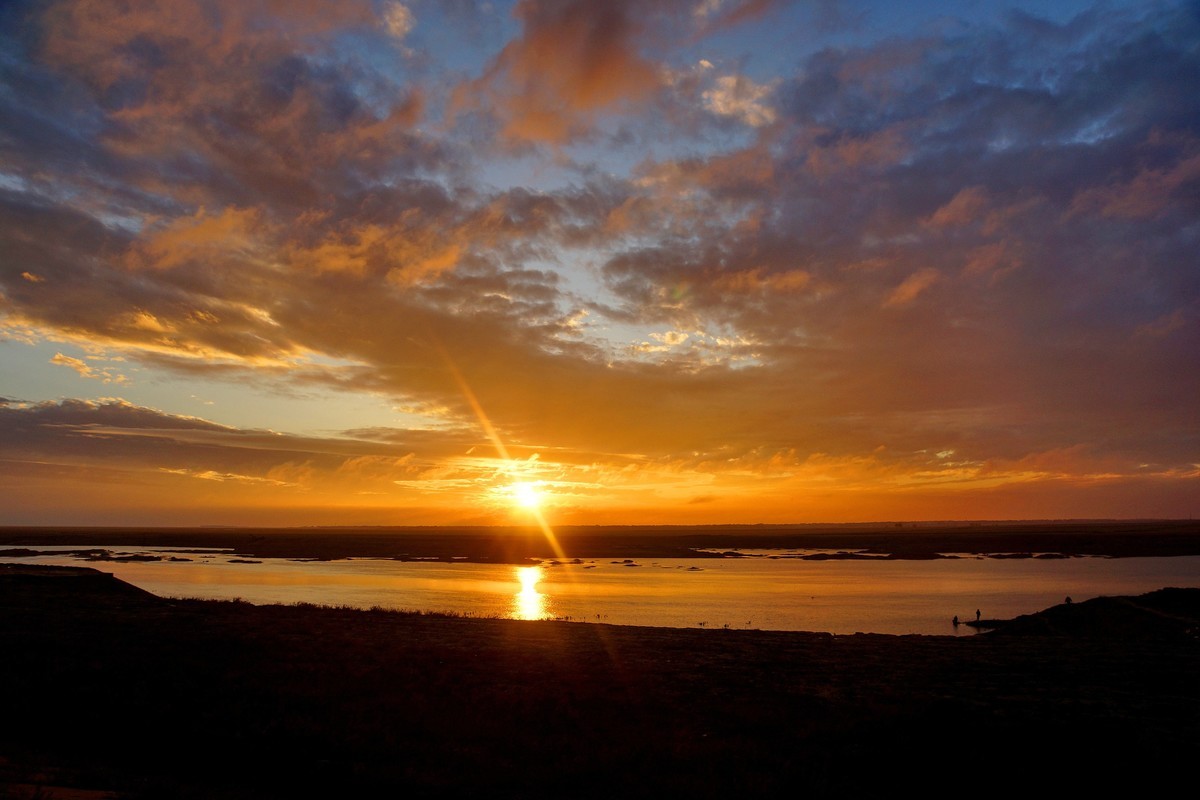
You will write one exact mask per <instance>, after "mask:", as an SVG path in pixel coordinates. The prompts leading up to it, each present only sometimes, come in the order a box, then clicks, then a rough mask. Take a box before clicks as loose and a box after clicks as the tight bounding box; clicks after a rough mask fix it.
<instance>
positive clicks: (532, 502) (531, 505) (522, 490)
mask: <svg viewBox="0 0 1200 800" xmlns="http://www.w3.org/2000/svg"><path fill="white" fill-rule="evenodd" d="M509 488H510V489H511V491H512V496H513V501H514V502H515V503H516V504H517V505H519V506H521V507H522V508H528V509H530V510H533V509H536V508H538V507H540V506H541V504H542V492H541V491H540V490H539V489H538V488H537V485H536V484H533V483H528V482H524V481H522V482H521V483H514V484H513V485H512V486H511V487H509Z"/></svg>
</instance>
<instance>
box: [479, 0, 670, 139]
mask: <svg viewBox="0 0 1200 800" xmlns="http://www.w3.org/2000/svg"><path fill="white" fill-rule="evenodd" d="M639 5H640V4H639V3H637V2H633V0H613V1H612V2H604V3H594V2H590V0H566V1H565V2H556V3H537V2H532V0H522V2H520V3H519V4H518V5H517V7H516V8H515V10H514V14H515V15H516V17H517V18H518V19H519V20H520V21H521V24H522V27H523V32H522V35H521V37H520V38H519V39H517V40H515V41H513V42H511V43H510V44H508V45H507V46H506V47H505V48H504V49H503V50H502V51H501V52H500V54H499V55H498V56H497V57H496V59H495V61H494V62H493V64H492V66H491V68H490V69H489V70H488V72H487V73H486V74H485V75H484V76H483V78H481V79H480V80H478V81H475V82H473V83H471V84H469V85H464V86H460V87H459V89H458V96H457V104H458V105H459V106H460V107H474V106H478V105H481V104H484V103H486V104H489V105H491V106H492V108H493V110H495V111H496V112H497V113H498V114H499V115H500V117H501V119H502V120H503V133H504V135H505V136H506V137H507V138H508V139H510V140H512V141H518V142H519V141H534V142H547V143H551V144H563V143H565V142H566V141H568V140H569V139H570V138H571V137H572V136H573V135H574V134H575V133H576V132H578V131H581V130H585V129H586V128H587V127H588V126H589V124H590V122H591V120H592V118H593V115H594V114H595V113H596V112H599V111H602V110H611V109H617V108H620V107H621V106H622V105H628V104H636V103H638V102H641V101H642V100H644V99H646V98H647V97H648V96H649V95H650V94H652V93H653V92H654V91H655V90H656V89H657V87H658V86H659V84H660V81H661V78H660V70H659V68H658V66H657V65H655V64H654V63H653V62H652V61H650V60H648V59H646V58H644V57H643V56H642V55H641V54H640V53H639V52H638V44H639V39H640V37H641V36H642V35H643V34H644V33H645V26H644V22H643V20H642V19H641V18H640V17H639V16H638V15H637V13H636V11H637V9H638V8H639Z"/></svg>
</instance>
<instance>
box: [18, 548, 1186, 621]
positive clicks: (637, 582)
mask: <svg viewBox="0 0 1200 800" xmlns="http://www.w3.org/2000/svg"><path fill="white" fill-rule="evenodd" d="M39 549H40V550H45V551H62V552H63V554H62V555H59V554H57V552H56V553H55V554H52V555H39V556H30V557H21V558H14V557H6V558H0V563H25V564H32V563H36V564H58V565H71V566H92V567H95V568H97V569H99V570H101V571H104V572H111V573H113V574H114V575H116V576H117V577H118V578H120V579H122V580H124V581H127V582H129V583H132V584H134V585H135V586H139V587H141V588H143V589H146V590H147V591H150V592H153V593H154V594H157V595H161V596H164V597H196V598H206V599H234V598H241V599H243V600H247V601H249V602H251V603H296V602H307V603H316V604H322V605H346V606H354V607H360V608H370V607H372V606H381V607H384V608H393V609H406V610H416V611H447V612H454V613H459V614H467V615H475V616H487V617H504V618H512V619H530V620H533V619H568V620H575V621H582V622H604V623H611V624H617V625H650V626H665V627H680V628H696V627H704V628H726V627H728V628H739V629H747V628H750V629H762V630H787V631H826V632H829V633H838V634H847V633H855V632H863V633H890V634H945V635H964V636H965V635H970V634H972V633H973V632H974V630H973V629H972V628H970V627H967V626H959V627H957V628H956V627H954V626H953V625H952V624H951V619H952V618H953V617H954V616H955V615H957V616H958V617H959V618H960V619H963V620H967V619H974V617H975V612H976V610H977V609H978V610H980V611H981V613H982V615H983V617H984V618H985V619H987V618H993V619H1007V618H1011V617H1014V616H1018V615H1020V614H1028V613H1032V612H1035V611H1040V610H1042V609H1044V608H1048V607H1049V606H1053V605H1056V604H1058V603H1061V602H1063V600H1064V598H1066V597H1068V596H1070V597H1071V598H1072V599H1073V600H1074V601H1075V602H1080V601H1083V600H1087V599H1090V598H1092V597H1097V596H1101V595H1132V594H1141V593H1143V592H1148V591H1152V590H1154V589H1160V588H1163V587H1165V586H1178V587H1200V556H1177V557H1170V558H1099V557H1086V558H1065V559H1036V558H1021V559H996V558H979V557H975V556H964V557H962V558H949V559H937V560H930V561H906V560H890V559H862V560H828V561H805V560H800V559H797V558H780V557H778V556H779V555H780V553H771V552H769V551H760V552H756V553H750V552H747V553H746V554H745V557H742V558H721V559H714V558H694V559H693V558H681V559H644V560H638V561H634V560H628V559H595V560H589V561H580V562H578V563H562V564H556V563H555V562H543V563H542V564H541V565H534V566H515V565H511V564H479V563H465V562H459V563H453V562H451V563H447V562H435V561H429V562H423V561H393V560H390V559H371V558H354V559H341V560H335V561H300V560H292V559H270V558H268V559H262V560H260V561H257V562H255V563H237V562H235V561H232V560H231V559H233V556H232V555H231V554H230V553H229V552H224V551H218V550H208V551H205V552H194V551H191V550H183V549H179V548H166V547H160V548H149V549H145V548H129V547H109V548H105V549H107V550H108V551H110V552H111V554H112V555H113V556H114V557H122V556H129V555H143V556H152V557H153V556H157V557H161V558H163V559H169V558H180V559H190V560H186V561H170V560H161V561H141V562H138V561H100V562H90V561H85V560H81V559H79V558H77V557H74V556H71V555H67V554H66V552H65V551H78V550H79V549H80V548H79V547H77V546H75V547H58V548H51V547H43V548H39ZM793 555H794V554H793ZM771 556H776V557H771Z"/></svg>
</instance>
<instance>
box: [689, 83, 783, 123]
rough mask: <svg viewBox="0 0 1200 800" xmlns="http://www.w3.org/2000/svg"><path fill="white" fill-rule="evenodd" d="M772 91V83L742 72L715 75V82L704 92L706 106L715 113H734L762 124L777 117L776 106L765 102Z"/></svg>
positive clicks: (726, 115) (744, 119)
mask: <svg viewBox="0 0 1200 800" xmlns="http://www.w3.org/2000/svg"><path fill="white" fill-rule="evenodd" d="M770 94H771V87H770V86H764V85H761V84H756V83H754V81H752V80H750V79H749V78H745V77H742V76H739V75H722V76H721V77H718V78H717V79H716V86H714V87H713V88H712V89H708V90H707V91H705V92H704V94H703V98H704V107H705V108H707V109H708V110H709V111H711V112H712V113H714V114H717V115H720V116H723V117H734V118H736V119H738V120H741V121H742V122H743V123H745V124H746V125H749V126H750V127H752V128H759V127H762V126H763V125H770V124H771V123H772V122H774V121H775V110H774V109H772V108H771V107H770V106H768V105H767V104H766V103H765V102H764V100H765V99H766V98H767V97H769V96H770Z"/></svg>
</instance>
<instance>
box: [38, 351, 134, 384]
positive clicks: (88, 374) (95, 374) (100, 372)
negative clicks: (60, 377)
mask: <svg viewBox="0 0 1200 800" xmlns="http://www.w3.org/2000/svg"><path fill="white" fill-rule="evenodd" d="M50 363H51V364H61V365H62V366H64V367H70V368H71V369H73V370H75V371H76V372H78V373H79V377H81V378H92V379H95V380H99V381H103V382H104V383H126V382H127V381H128V380H129V379H128V378H126V377H125V376H124V375H122V374H121V373H119V372H116V371H115V370H111V369H103V368H96V367H93V366H92V365H91V364H88V363H87V362H86V361H80V360H79V359H78V358H72V357H71V356H64V355H63V354H62V353H55V354H54V358H52V359H50Z"/></svg>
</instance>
